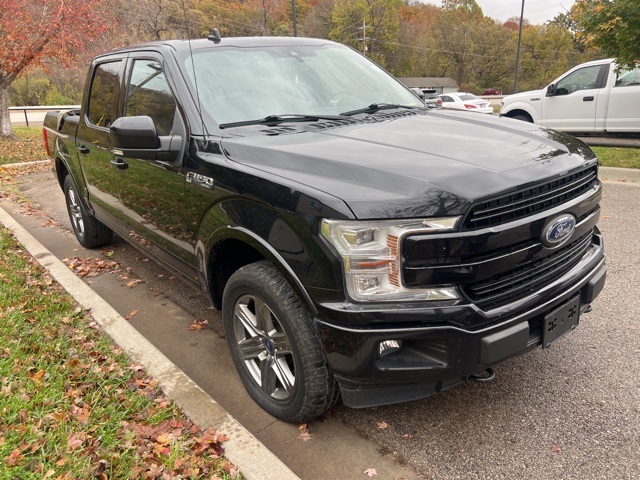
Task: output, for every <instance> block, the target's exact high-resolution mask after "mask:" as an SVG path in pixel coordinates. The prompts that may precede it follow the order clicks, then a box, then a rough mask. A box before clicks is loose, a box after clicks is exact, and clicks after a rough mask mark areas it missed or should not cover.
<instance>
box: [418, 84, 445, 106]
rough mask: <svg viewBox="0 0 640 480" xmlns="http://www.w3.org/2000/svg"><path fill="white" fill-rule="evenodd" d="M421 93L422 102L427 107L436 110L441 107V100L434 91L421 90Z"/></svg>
mask: <svg viewBox="0 0 640 480" xmlns="http://www.w3.org/2000/svg"><path fill="white" fill-rule="evenodd" d="M422 93H423V95H424V97H423V98H422V100H423V101H424V104H425V105H426V106H427V107H429V108H438V107H441V106H442V99H441V98H440V96H439V95H438V92H437V91H436V90H434V89H432V88H423V89H422Z"/></svg>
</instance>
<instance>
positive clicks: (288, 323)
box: [222, 261, 338, 423]
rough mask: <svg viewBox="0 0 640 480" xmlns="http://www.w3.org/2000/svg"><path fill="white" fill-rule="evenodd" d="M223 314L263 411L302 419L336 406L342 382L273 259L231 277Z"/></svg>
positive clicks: (247, 383) (245, 381)
mask: <svg viewBox="0 0 640 480" xmlns="http://www.w3.org/2000/svg"><path fill="white" fill-rule="evenodd" d="M222 317H223V321H224V328H225V334H226V337H227V343H228V345H229V350H230V351H231V357H232V358H233V361H234V363H235V366H236V369H237V370H238V374H239V375H240V378H241V379H242V383H243V384H244V386H245V388H246V389H247V391H248V392H249V395H251V397H252V398H253V399H254V400H255V402H256V403H258V405H260V406H261V407H262V408H263V409H264V410H266V411H267V412H269V413H270V414H271V415H273V416H275V417H277V418H279V419H281V420H284V421H286V422H291V423H301V422H306V421H310V420H314V419H315V418H317V417H318V416H319V415H321V414H322V413H323V412H325V411H326V410H327V409H328V408H330V407H331V406H332V403H334V402H335V400H336V397H337V388H338V387H337V385H336V382H335V380H334V378H333V374H332V373H331V372H330V371H329V370H328V368H327V365H326V361H325V358H324V354H323V353H322V349H321V346H320V340H319V339H318V335H317V333H316V330H315V328H314V326H313V320H312V317H311V314H310V313H309V311H308V309H307V308H306V307H305V306H304V305H303V304H302V303H301V302H300V300H299V299H298V297H297V295H296V293H295V292H294V291H293V289H292V288H291V286H290V285H289V283H288V282H287V281H286V280H285V279H284V278H283V277H282V275H281V274H280V272H278V270H276V268H275V267H274V266H273V265H272V264H270V263H269V262H266V261H261V262H257V263H253V264H250V265H247V266H244V267H242V268H240V269H239V270H238V271H236V272H235V273H234V274H233V275H232V276H231V278H230V279H229V281H228V283H227V285H226V287H225V290H224V296H223V300H222Z"/></svg>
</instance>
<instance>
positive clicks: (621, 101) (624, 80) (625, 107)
mask: <svg viewBox="0 0 640 480" xmlns="http://www.w3.org/2000/svg"><path fill="white" fill-rule="evenodd" d="M610 75H611V76H612V77H615V78H612V79H611V84H613V87H612V88H611V92H610V93H609V108H608V110H607V122H606V126H607V127H606V128H607V132H640V66H637V67H636V68H635V69H633V70H625V69H623V70H620V71H619V72H615V71H612V72H611V74H610Z"/></svg>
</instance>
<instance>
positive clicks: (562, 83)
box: [540, 65, 608, 132]
mask: <svg viewBox="0 0 640 480" xmlns="http://www.w3.org/2000/svg"><path fill="white" fill-rule="evenodd" d="M607 67H608V65H593V66H589V67H583V68H580V69H578V70H575V71H574V72H571V73H570V74H569V75H567V76H566V77H564V78H563V79H561V80H559V81H558V82H557V83H556V93H555V95H553V96H545V97H543V98H542V112H541V121H540V123H541V124H542V125H544V126H545V127H550V128H556V129H558V130H563V131H569V132H593V131H595V129H596V112H597V107H598V100H599V95H600V92H601V90H602V89H601V88H600V86H601V78H602V76H601V70H602V68H607Z"/></svg>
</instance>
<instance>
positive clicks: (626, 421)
mask: <svg viewBox="0 0 640 480" xmlns="http://www.w3.org/2000/svg"><path fill="white" fill-rule="evenodd" d="M601 177H602V178H603V179H606V180H605V187H604V199H603V202H602V217H601V221H600V228H601V230H602V231H603V233H604V236H605V244H606V248H607V255H608V258H607V263H608V268H609V272H608V277H607V284H606V286H605V289H604V290H603V292H602V293H601V295H600V297H598V299H597V300H596V301H595V302H594V304H593V311H592V312H591V313H589V314H586V315H584V316H583V317H582V318H581V324H580V326H579V328H578V329H576V331H574V332H573V333H571V334H570V335H567V336H566V337H564V338H562V339H560V340H559V341H558V342H556V343H555V344H554V345H553V346H552V348H550V349H547V350H544V351H543V350H540V349H537V350H534V351H531V352H529V353H527V354H525V355H523V356H520V357H517V358H513V359H511V360H509V361H507V362H506V363H504V364H502V365H500V366H498V367H497V368H496V379H495V381H494V382H492V383H489V384H482V385H480V384H477V383H471V382H468V383H466V384H463V385H461V386H459V387H456V388H453V389H451V390H448V391H446V392H443V393H440V394H438V395H435V396H433V397H430V398H427V399H424V400H420V401H415V402H410V403H405V404H400V405H394V406H388V407H377V408H370V409H363V410H353V409H349V408H346V407H344V406H341V407H338V408H337V409H335V411H333V412H331V414H329V415H327V416H326V417H324V418H323V419H321V420H319V421H316V422H313V423H312V424H310V425H307V430H308V435H300V433H301V430H300V429H299V427H298V426H296V425H289V424H285V423H283V422H280V421H277V420H275V419H274V418H272V417H270V416H269V415H268V414H266V413H264V412H263V411H262V410H261V409H260V408H259V407H257V406H256V405H255V404H254V403H253V402H252V401H251V399H250V398H249V397H248V395H247V394H246V393H245V392H244V389H243V387H242V385H241V383H240V381H239V379H238V377H237V374H236V373H235V370H234V368H233V364H232V362H231V359H230V357H229V354H228V353H227V349H226V343H225V341H224V332H223V331H222V325H221V321H220V316H219V314H218V313H217V312H215V311H214V310H212V309H211V308H210V306H209V304H208V302H207V301H206V299H205V298H204V297H203V296H201V295H200V294H198V293H197V292H195V291H193V290H191V289H190V288H189V287H186V286H184V285H183V284H181V282H179V281H178V280H176V279H174V278H172V277H171V275H169V274H168V273H167V272H166V271H164V270H162V269H160V268H159V267H157V266H156V265H155V264H154V263H153V262H152V261H149V260H148V259H146V258H145V257H144V256H143V255H142V254H140V253H138V252H137V251H136V250H134V249H133V248H132V247H130V246H129V245H128V244H127V243H126V242H124V241H123V240H121V239H116V241H115V242H114V244H113V245H112V246H110V247H109V248H107V249H104V250H102V252H103V253H100V252H96V251H88V250H85V249H83V248H81V247H80V246H79V245H78V244H77V242H76V241H75V239H74V237H73V234H72V233H71V232H70V231H69V225H68V220H67V214H66V210H65V207H64V199H63V196H62V193H61V192H60V189H59V187H58V186H57V184H56V182H55V181H54V180H53V178H52V176H51V174H50V172H41V173H37V174H33V175H28V176H26V177H23V180H22V182H23V183H22V185H21V190H22V193H23V195H25V196H26V197H27V198H28V199H29V200H31V201H32V202H33V203H34V204H36V205H37V206H39V208H40V209H42V210H43V211H44V212H46V214H47V215H48V217H50V218H53V219H54V220H56V221H57V222H60V226H56V225H55V224H52V223H51V222H48V221H47V219H46V217H38V216H35V215H33V212H32V211H31V214H28V213H30V212H29V211H24V209H23V213H20V210H21V209H20V207H19V206H18V205H15V204H12V203H10V202H7V201H3V202H1V203H0V206H1V207H2V208H3V209H5V210H6V211H7V212H8V213H9V214H10V215H11V217H12V218H13V219H14V220H15V221H16V222H18V223H19V224H20V225H21V226H22V227H23V228H24V229H25V230H26V231H27V232H28V233H29V234H31V235H33V237H35V238H36V239H37V240H38V241H39V242H40V243H41V244H43V245H44V246H45V247H46V249H48V251H50V252H52V254H53V256H55V257H57V258H67V257H72V256H103V257H104V256H105V255H107V256H108V258H109V259H110V260H116V261H118V262H120V263H121V264H122V265H124V266H126V267H129V268H130V269H131V271H130V272H128V273H126V275H128V277H127V278H122V274H121V272H120V273H118V272H113V273H106V274H102V275H99V276H97V277H94V278H90V279H88V281H87V283H88V284H89V287H90V289H91V290H92V291H93V292H95V293H96V294H98V295H99V296H100V297H102V298H104V299H105V300H106V301H107V302H108V304H110V306H112V307H113V308H114V309H115V310H116V311H117V312H118V313H119V315H120V316H122V317H124V316H129V315H130V314H131V313H132V312H134V311H137V313H136V314H135V315H133V316H131V318H130V320H129V322H128V323H129V324H130V325H131V326H133V327H134V328H135V329H136V331H137V332H140V333H141V334H142V335H143V336H144V337H146V339H147V340H148V341H149V342H150V343H151V344H153V345H155V348H157V349H158V350H160V351H161V352H162V355H164V356H166V357H167V358H168V359H169V360H170V361H171V362H173V364H175V366H177V367H178V368H179V369H180V370H182V371H183V372H185V374H186V375H188V377H189V378H190V379H191V380H193V382H195V384H197V385H198V386H199V387H200V388H201V389H202V391H203V392H205V393H206V394H208V395H210V396H211V397H213V398H214V399H215V402H216V403H217V404H218V405H219V406H220V408H222V409H224V410H226V411H227V412H229V413H230V415H231V416H232V418H234V419H236V420H237V421H238V423H239V424H241V425H243V426H244V427H243V428H246V430H247V431H248V432H249V433H250V434H251V435H252V436H253V437H254V438H255V439H257V440H259V441H260V442H262V444H263V445H264V446H266V447H267V448H268V449H269V450H270V451H271V452H273V453H274V454H275V456H276V457H277V458H278V459H279V460H280V461H282V462H283V463H284V464H286V467H288V468H289V469H291V470H292V471H293V472H294V474H295V475H297V476H299V477H300V478H302V479H305V480H306V479H311V480H313V479H328V478H332V479H334V478H335V479H354V478H368V477H367V474H365V471H366V470H368V469H375V471H376V474H377V475H376V476H375V477H374V478H380V479H398V478H405V479H412V478H424V479H519V478H527V479H535V480H537V479H540V480H543V479H581V480H583V479H611V480H618V479H640V376H639V375H638V374H637V372H638V371H640V306H639V305H638V303H637V302H636V299H637V298H638V297H639V296H640V295H639V294H640V278H639V277H640V269H639V268H638V264H639V263H640V260H639V259H640V255H639V254H640V244H639V242H638V240H637V239H638V232H639V231H640V228H639V227H640V200H639V198H640V175H638V172H637V171H634V170H631V171H627V170H626V169H610V168H609V169H608V168H602V169H601ZM132 278H135V279H140V280H142V281H141V282H139V283H136V284H135V286H133V287H130V286H128V285H131V279H132ZM89 282H90V283H89ZM205 320H206V321H207V322H208V328H207V329H204V330H189V329H188V328H189V326H190V325H192V324H193V323H194V322H196V321H200V322H202V321H205ZM247 448H248V449H249V450H251V447H247ZM232 460H233V458H232ZM239 466H240V469H241V470H242V469H243V465H242V464H241V465H239ZM265 468H267V467H265ZM368 471H369V472H371V470H368ZM263 475H264V478H273V479H277V478H280V477H279V476H278V474H276V473H275V472H273V473H269V471H265V472H263ZM248 478H259V477H251V476H248Z"/></svg>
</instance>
